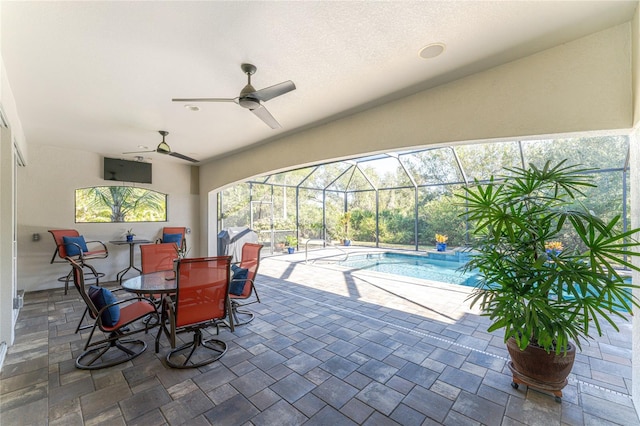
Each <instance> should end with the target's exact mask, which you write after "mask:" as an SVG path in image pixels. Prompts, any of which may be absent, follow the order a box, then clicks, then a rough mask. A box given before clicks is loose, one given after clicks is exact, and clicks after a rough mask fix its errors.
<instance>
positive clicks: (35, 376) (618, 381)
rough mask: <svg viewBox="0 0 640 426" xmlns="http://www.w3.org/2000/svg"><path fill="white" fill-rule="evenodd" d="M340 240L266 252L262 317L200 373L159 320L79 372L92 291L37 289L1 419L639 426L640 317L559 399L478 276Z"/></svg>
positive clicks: (21, 327) (586, 351) (3, 380)
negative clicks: (411, 265)
mask: <svg viewBox="0 0 640 426" xmlns="http://www.w3.org/2000/svg"><path fill="white" fill-rule="evenodd" d="M341 250H342V249H341ZM358 251H361V249H360V248H353V249H350V252H358ZM340 253H342V251H339V250H336V249H334V250H314V251H312V252H311V253H310V254H309V259H310V260H311V262H305V255H304V253H296V254H292V255H277V256H272V257H268V258H265V259H263V261H262V262H261V266H260V271H259V276H258V280H257V284H256V286H257V288H258V289H259V292H260V298H261V300H262V303H260V304H254V305H251V307H250V309H251V310H252V311H254V312H255V313H256V314H257V315H256V319H255V320H254V321H253V322H252V323H250V324H249V325H246V326H242V327H238V328H236V331H235V332H234V333H231V332H229V331H228V330H226V329H225V330H223V331H221V333H220V338H222V339H223V340H225V341H226V342H227V343H228V344H229V351H228V353H227V354H226V355H225V356H224V357H223V358H222V359H221V360H220V361H219V362H217V363H214V364H212V365H210V366H208V367H202V368H200V369H196V370H175V369H170V368H167V367H165V365H164V363H163V361H162V356H163V355H164V354H165V353H166V351H167V350H168V344H167V342H166V340H163V342H162V343H163V345H162V348H161V351H160V354H155V353H154V352H153V343H152V342H153V333H152V334H150V335H147V336H145V337H144V338H145V340H147V341H148V342H149V343H150V345H149V348H148V349H147V351H146V352H145V353H144V354H143V355H142V356H140V357H138V358H136V359H135V360H133V361H132V362H128V363H125V364H122V365H119V366H116V367H112V368H109V369H104V370H98V371H93V372H90V371H82V370H77V369H76V368H75V367H74V357H75V356H77V354H78V352H79V350H80V348H81V346H82V344H83V342H84V339H85V338H86V334H83V335H77V334H74V333H73V329H74V328H75V325H76V323H77V321H78V319H79V317H80V315H81V314H82V310H83V309H82V303H81V301H80V300H79V298H78V295H77V294H74V292H69V295H67V296H65V295H64V294H63V291H62V290H61V289H56V290H50V291H41V292H34V293H27V294H26V295H25V306H24V308H23V309H22V310H21V312H20V316H19V318H18V324H17V327H16V333H17V337H16V342H15V345H14V346H12V347H11V348H10V349H9V353H8V355H7V358H6V360H5V365H4V368H3V370H2V373H1V374H0V424H2V425H3V426H9V425H25V424H34V425H36V424H37V425H40V424H43V425H44V424H50V425H56V424H59V425H76V424H77V425H82V424H87V425H97V424H109V425H111V424H126V425H142V424H149V425H156V424H171V425H173V424H183V423H187V424H193V425H200V424H216V425H243V424H244V425H275V424H277V425H287V424H291V425H297V424H307V425H348V424H365V425H397V424H400V425H435V424H451V425H454V424H455V425H481V424H485V425H505V426H506V425H522V424H525V425H613V424H617V425H640V421H639V419H638V416H637V414H636V412H635V410H634V407H633V403H632V401H631V398H630V396H629V394H630V391H631V324H630V323H626V322H622V323H621V324H620V328H621V332H620V333H616V332H615V331H614V330H613V329H611V328H606V329H605V335H604V336H603V337H601V338H598V339H596V340H595V341H591V342H584V343H583V347H582V351H580V352H579V353H578V355H577V357H576V364H575V366H574V369H573V372H572V374H571V376H570V380H569V384H568V385H567V387H566V388H565V389H564V397H563V400H562V402H561V403H556V402H555V401H554V399H553V397H551V396H549V395H547V394H544V393H540V392H537V391H535V390H532V389H527V388H526V387H525V386H521V387H520V388H519V389H517V390H516V389H513V388H512V387H511V375H510V372H509V369H508V367H507V366H506V361H507V357H508V355H507V352H506V349H505V347H504V343H503V342H502V338H501V336H500V335H499V334H497V333H493V334H490V333H487V331H486V329H487V324H488V322H487V320H486V319H485V318H483V317H481V316H479V315H478V312H477V311H475V310H472V309H470V308H469V304H468V302H467V301H466V298H467V296H468V294H469V292H470V291H471V289H470V288H468V287H463V286H455V285H447V284H439V283H433V282H429V281H425V280H418V279H405V278H402V277H392V276H389V275H386V274H380V273H372V272H365V271H357V270H347V269H345V268H340V267H337V266H335V265H328V264H327V263H326V262H325V261H326V259H327V257H328V256H331V255H338V254H340ZM113 285H115V283H113ZM183 337H185V338H187V336H183Z"/></svg>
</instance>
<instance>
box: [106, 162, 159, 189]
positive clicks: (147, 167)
mask: <svg viewBox="0 0 640 426" xmlns="http://www.w3.org/2000/svg"><path fill="white" fill-rule="evenodd" d="M103 171H104V172H103V177H104V180H117V181H121V182H137V183H151V164H150V163H143V162H141V161H129V160H120V159H117V158H107V157H104V168H103Z"/></svg>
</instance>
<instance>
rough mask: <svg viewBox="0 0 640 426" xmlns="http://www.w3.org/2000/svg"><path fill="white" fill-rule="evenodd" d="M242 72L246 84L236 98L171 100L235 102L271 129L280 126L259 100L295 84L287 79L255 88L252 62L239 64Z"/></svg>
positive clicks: (270, 97) (278, 94) (183, 100)
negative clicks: (272, 84) (245, 76)
mask: <svg viewBox="0 0 640 426" xmlns="http://www.w3.org/2000/svg"><path fill="white" fill-rule="evenodd" d="M240 68H241V69H242V72H244V73H245V74H247V80H248V82H247V85H246V86H244V88H243V89H242V90H241V91H240V95H239V96H238V97H237V98H174V99H172V101H173V102H235V103H237V104H238V105H240V106H241V107H243V108H247V109H248V110H249V111H251V112H252V113H254V114H255V115H256V116H257V117H258V118H259V119H260V120H262V121H264V122H265V123H266V124H267V125H268V126H269V127H271V128H272V129H278V128H280V127H281V126H280V123H278V122H277V121H276V119H275V118H273V116H272V115H271V113H269V111H267V109H266V108H265V107H264V106H262V104H261V102H266V101H268V100H269V99H273V98H275V97H277V96H280V95H284V94H285V93H287V92H290V91H292V90H295V88H296V85H295V84H293V81H291V80H288V81H284V82H282V83H279V84H276V85H275V86H271V87H266V88H264V89H260V90H256V89H255V88H254V87H253V86H252V85H251V76H252V75H253V74H254V73H255V72H256V70H257V68H256V66H255V65H252V64H242V65H240Z"/></svg>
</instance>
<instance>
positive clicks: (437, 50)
mask: <svg viewBox="0 0 640 426" xmlns="http://www.w3.org/2000/svg"><path fill="white" fill-rule="evenodd" d="M446 47H447V46H446V45H445V44H444V43H431V44H427V45H426V46H425V47H423V48H422V49H420V52H419V55H420V57H421V58H422V59H432V58H435V57H437V56H440V55H442V53H443V52H444V51H445V49H446Z"/></svg>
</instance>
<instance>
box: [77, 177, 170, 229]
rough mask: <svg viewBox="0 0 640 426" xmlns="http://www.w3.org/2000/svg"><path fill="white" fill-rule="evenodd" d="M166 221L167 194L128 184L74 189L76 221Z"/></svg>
mask: <svg viewBox="0 0 640 426" xmlns="http://www.w3.org/2000/svg"><path fill="white" fill-rule="evenodd" d="M166 221H167V194H162V193H160V192H156V191H151V190H149V189H144V188H136V187H132V186H94V187H91V188H81V189H76V223H100V222H104V223H107V222H166Z"/></svg>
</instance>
